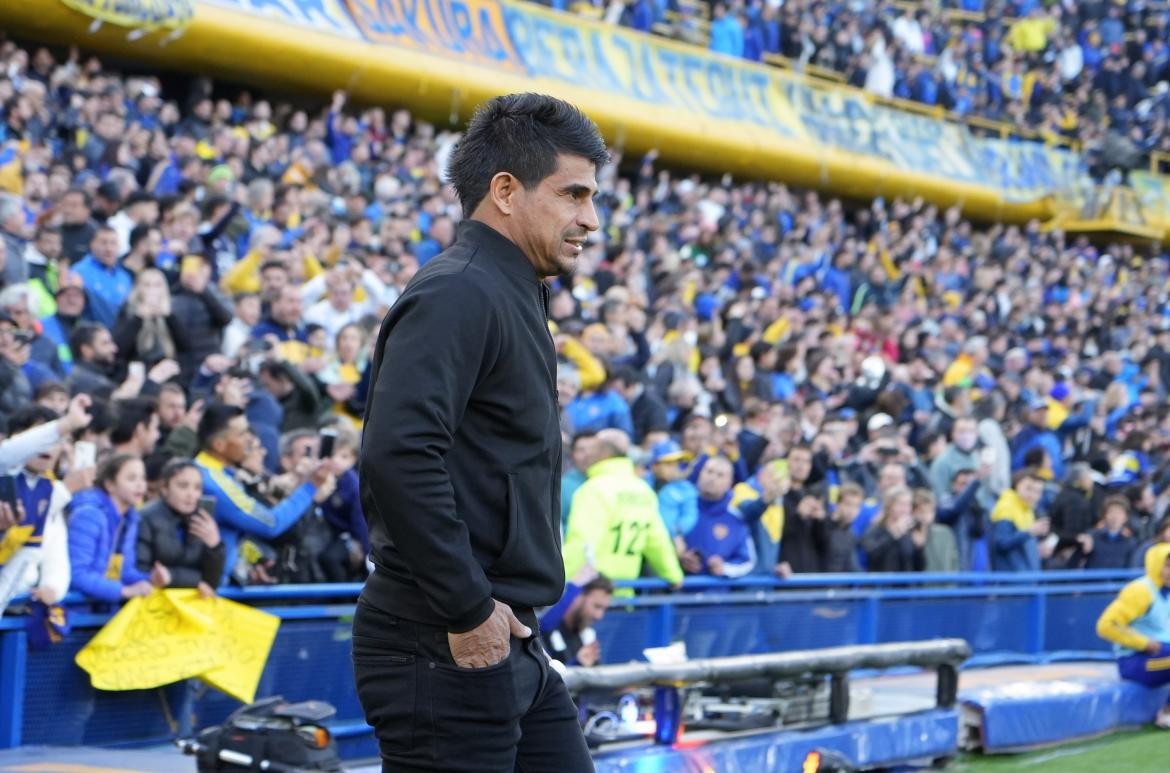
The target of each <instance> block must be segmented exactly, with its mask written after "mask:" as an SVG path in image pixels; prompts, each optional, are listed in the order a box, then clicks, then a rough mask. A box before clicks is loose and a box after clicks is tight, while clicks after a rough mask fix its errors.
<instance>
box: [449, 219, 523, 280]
mask: <svg viewBox="0 0 1170 773" xmlns="http://www.w3.org/2000/svg"><path fill="white" fill-rule="evenodd" d="M455 240H456V241H457V242H460V241H466V242H470V243H471V244H474V245H476V246H477V247H480V246H482V247H487V248H489V249H490V250H491V251H492V255H491V257H492V260H493V261H494V262H495V263H497V264H498V265H499V266H500V268H502V269H504V270H505V271H507V272H508V273H509V274H512V275H513V276H515V277H517V278H519V279H523V280H526V281H528V282H532V283H533V284H544V283H543V282H542V281H541V279H540V277H539V276H537V274H536V269H535V268H533V266H532V263H530V262H529V260H528V258H527V257H525V255H524V253H523V252H522V251H521V250H520V248H519V247H518V246H516V243H515V242H513V241H512V240H511V239H509V238H508V237H506V236H504V235H503V234H502V233H500V232H499V231H497V230H496V229H494V228H492V227H491V226H490V225H488V224H487V223H482V222H480V221H479V220H471V219H468V220H464V221H463V222H461V223H460V224H459V229H458V231H457V236H456V238H455Z"/></svg>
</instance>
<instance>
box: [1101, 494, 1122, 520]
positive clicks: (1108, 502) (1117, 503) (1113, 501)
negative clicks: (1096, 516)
mask: <svg viewBox="0 0 1170 773" xmlns="http://www.w3.org/2000/svg"><path fill="white" fill-rule="evenodd" d="M1111 507H1120V508H1121V509H1122V510H1124V511H1125V514H1126V515H1129V497H1124V496H1116V495H1115V496H1111V497H1105V501H1104V502H1102V503H1101V515H1105V511H1107V510H1108V509H1109V508H1111Z"/></svg>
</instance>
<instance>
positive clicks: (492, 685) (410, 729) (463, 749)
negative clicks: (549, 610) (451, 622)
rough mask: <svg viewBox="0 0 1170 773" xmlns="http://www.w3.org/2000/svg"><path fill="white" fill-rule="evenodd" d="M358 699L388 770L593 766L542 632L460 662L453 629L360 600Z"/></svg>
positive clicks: (507, 772)
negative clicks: (485, 661)
mask: <svg viewBox="0 0 1170 773" xmlns="http://www.w3.org/2000/svg"><path fill="white" fill-rule="evenodd" d="M353 666H354V677H355V680H356V682H357V693H358V700H359V701H360V702H361V705H362V710H363V711H364V712H365V714H366V721H367V722H369V723H370V725H371V726H372V727H373V728H374V734H375V735H376V736H377V738H378V747H379V751H380V752H381V755H382V771H383V773H389V772H390V771H393V772H394V773H399V772H401V773H407V772H409V771H422V770H427V771H467V772H468V773H543V771H555V773H592V771H593V762H592V760H591V758H590V756H589V750H588V748H587V747H586V746H585V739H584V736H583V735H582V733H581V727H580V724H579V723H578V719H577V708H576V706H574V705H573V700H572V698H570V697H569V691H568V690H567V689H566V688H565V683H564V681H562V680H561V677H560V675H559V674H558V673H557V672H556V671H554V670H552V669H551V668H550V667H549V665H548V658H547V657H546V655H545V653H544V650H543V649H542V648H541V644H540V637H539V636H538V635H533V636H532V637H531V638H529V639H525V640H520V639H515V638H513V639H512V651H511V653H510V654H509V655H508V657H507V658H505V659H504V660H503V661H502V662H500V663H498V664H496V665H494V666H489V667H488V668H460V667H458V666H456V665H455V661H454V660H453V659H452V658H451V650H450V648H449V647H448V645H447V632H446V630H445V629H443V628H438V627H433V626H427V625H421V624H418V623H414V622H410V621H407V620H403V619H401V618H398V617H395V616H393V615H390V614H388V613H386V612H384V611H382V610H380V609H378V608H376V607H374V606H372V605H371V604H369V603H368V602H367V601H366V600H365V599H364V598H362V599H359V600H358V604H357V610H356V611H355V613H354V618H353Z"/></svg>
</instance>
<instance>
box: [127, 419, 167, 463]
mask: <svg viewBox="0 0 1170 773" xmlns="http://www.w3.org/2000/svg"><path fill="white" fill-rule="evenodd" d="M160 434H161V433H160V432H159V427H158V414H157V413H152V414H150V417H149V418H148V419H147V420H146V421H145V422H143V423H142V424H139V425H138V426H137V427H135V428H134V439H135V441H137V443H138V447H139V448H140V449H141V450H142V455H143V456H146V455H148V454H150V452H151V451H153V450H154V447H155V446H157V445H158V439H159V436H160Z"/></svg>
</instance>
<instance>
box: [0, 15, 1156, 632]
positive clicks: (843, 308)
mask: <svg viewBox="0 0 1170 773" xmlns="http://www.w3.org/2000/svg"><path fill="white" fill-rule="evenodd" d="M785 8H786V9H787V8H788V5H787V4H786V5H785ZM785 12H787V11H785ZM177 98H179V99H180V100H181V101H177ZM0 105H2V109H3V116H2V121H0V189H2V190H3V191H4V192H3V193H0V236H2V238H0V266H2V288H0V420H2V421H3V424H4V426H3V431H4V435H5V438H6V439H5V440H4V442H3V444H0V461H2V462H3V466H4V468H5V470H8V471H10V472H11V474H10V475H8V476H6V477H3V478H0V529H3V530H4V532H3V542H2V543H0V562H5V563H6V566H5V568H4V570H3V573H2V574H0V577H2V578H3V582H0V609H2V608H3V606H4V605H5V604H6V603H7V602H8V600H9V599H11V598H12V597H14V596H15V595H18V594H20V593H22V592H26V591H31V592H32V594H33V596H34V597H35V598H37V599H39V600H42V601H46V602H50V603H51V602H53V601H55V600H57V599H60V598H61V597H62V596H63V595H64V593H65V592H66V590H67V589H70V588H71V589H73V590H75V591H80V592H82V593H84V594H86V595H88V596H89V597H91V598H93V599H95V600H99V601H106V602H116V601H118V600H119V599H123V598H129V597H133V596H137V595H142V594H146V593H149V592H150V591H151V589H152V588H155V587H164V586H176V587H199V588H200V589H201V590H202V591H203V592H204V593H209V594H210V593H213V592H214V590H215V588H216V587H218V586H221V585H222V584H224V583H229V582H230V583H236V584H256V583H274V582H317V581H346V580H358V579H361V578H362V577H363V576H364V575H365V573H366V571H367V566H368V564H367V550H368V540H367V535H366V525H365V521H364V518H363V516H362V512H361V506H360V502H359V497H358V480H357V475H356V472H355V471H354V463H355V460H356V458H357V453H358V448H359V445H360V434H359V433H360V425H361V416H362V411H363V406H364V400H365V395H366V391H367V386H368V363H369V360H370V342H371V340H372V338H373V336H374V334H375V333H376V331H377V327H378V325H379V322H380V319H381V317H382V315H383V314H384V312H385V311H386V310H387V309H388V308H389V307H390V305H391V304H393V302H394V300H395V298H396V297H397V295H398V293H399V292H400V291H401V289H402V288H403V286H404V285H405V284H406V283H407V282H409V280H410V279H411V277H412V276H413V275H414V273H415V271H416V270H417V269H418V267H419V266H420V265H421V264H424V263H425V262H426V261H428V260H429V259H431V258H433V257H434V256H435V255H436V254H438V253H439V252H440V251H442V250H443V249H444V248H445V247H447V246H449V245H450V244H451V243H452V241H453V240H454V239H455V237H456V233H457V231H458V228H459V219H460V208H459V206H458V203H457V201H456V199H455V197H454V195H453V193H452V191H451V190H450V187H449V186H446V185H444V181H443V169H444V165H445V160H446V158H447V157H448V156H449V154H450V152H451V149H452V147H453V145H454V143H456V142H457V141H458V135H457V134H454V133H451V132H446V131H440V130H437V129H436V128H435V127H434V126H432V125H431V124H429V123H426V122H424V121H422V120H418V119H417V118H415V117H413V116H411V115H410V113H408V112H407V111H405V110H397V111H393V112H390V113H387V112H385V111H384V110H383V109H381V108H368V109H364V108H354V107H352V106H350V105H349V104H347V100H346V95H345V94H344V93H341V92H338V93H337V94H335V95H334V97H333V99H332V101H331V103H330V104H329V105H328V106H325V107H324V109H302V108H300V107H297V106H293V105H287V104H279V105H273V104H270V103H269V102H267V101H265V100H263V99H259V98H255V97H253V96H252V95H250V94H248V93H246V92H244V93H239V94H238V95H237V96H236V97H235V98H234V100H228V99H225V98H220V97H217V96H213V92H212V88H211V84H210V82H207V81H205V80H196V81H193V83H192V86H191V92H190V93H189V94H186V95H174V94H164V93H163V92H162V87H161V84H160V82H159V81H158V80H157V79H156V78H153V77H141V76H120V75H118V74H115V73H111V72H109V71H107V70H106V69H105V68H103V66H102V64H101V62H100V61H99V60H97V59H96V58H82V57H81V56H79V55H78V54H77V52H76V51H72V52H70V53H69V55H68V57H67V58H64V59H62V60H57V59H55V58H54V55H53V54H52V53H51V52H50V51H48V50H46V49H36V50H24V49H22V48H20V47H17V46H16V45H14V44H12V43H4V44H3V45H2V46H0ZM980 109H981V108H980ZM656 161H657V157H656V154H655V153H650V154H648V155H646V156H645V157H643V158H640V159H623V158H622V157H621V154H620V151H614V154H613V161H612V163H611V164H610V165H608V166H606V167H605V168H604V169H601V170H599V175H598V179H599V184H600V194H599V196H598V197H597V200H596V206H597V208H598V212H599V215H600V220H601V223H602V227H601V229H600V230H599V231H598V232H596V233H595V234H593V235H592V236H591V239H590V243H589V245H588V246H587V248H586V249H585V250H584V253H583V255H582V257H581V260H580V264H579V268H578V270H577V272H576V273H575V274H574V275H573V276H571V277H563V278H561V279H559V280H557V281H555V282H554V283H553V286H552V288H551V289H552V293H551V301H550V316H551V321H550V330H551V332H552V335H553V337H554V341H555V345H556V349H557V352H558V355H559V359H560V370H559V373H558V387H559V393H560V400H561V404H562V412H563V419H562V426H563V435H564V447H565V460H566V468H565V475H564V480H563V487H562V494H563V508H562V509H563V512H562V517H563V522H564V528H565V560H566V568H567V570H568V572H569V575H570V576H575V577H578V578H584V579H582V580H581V582H582V583H584V582H585V581H586V580H587V579H588V576H587V573H588V570H589V568H590V567H592V568H593V569H595V570H596V571H600V572H601V573H602V574H604V575H605V577H607V578H609V579H611V580H622V579H631V578H636V577H638V576H641V575H643V574H646V573H650V572H653V573H654V574H657V575H659V576H662V577H665V578H667V579H669V580H670V581H671V582H672V583H677V582H679V581H681V578H682V577H683V575H684V574H709V575H717V576H727V577H736V576H744V575H748V574H763V575H779V576H782V577H787V576H789V575H791V574H793V573H806V572H848V571H861V570H866V569H867V570H870V571H919V570H927V571H954V570H985V569H993V570H1029V569H1039V568H1041V567H1042V566H1043V567H1067V568H1075V567H1086V566H1087V567H1124V566H1130V565H1134V564H1135V562H1137V561H1139V560H1140V556H1141V555H1142V552H1143V551H1142V550H1141V548H1140V546H1141V545H1143V544H1145V543H1149V542H1153V541H1170V520H1167V519H1166V517H1165V512H1166V510H1167V503H1168V502H1170V485H1168V484H1167V481H1168V471H1170V456H1168V455H1167V450H1168V449H1170V409H1168V408H1167V404H1166V397H1167V389H1168V387H1170V315H1168V312H1167V311H1166V309H1167V303H1166V301H1167V298H1166V294H1167V288H1168V280H1170V259H1168V257H1167V256H1166V255H1163V254H1154V253H1151V252H1147V251H1145V250H1143V249H1140V248H1136V247H1134V246H1130V245H1115V246H1113V247H1110V248H1108V249H1099V248H1098V247H1095V246H1093V245H1092V244H1090V243H1089V242H1088V241H1087V240H1086V239H1084V238H1073V237H1070V236H1066V235H1065V234H1063V233H1061V232H1058V231H1053V232H1044V231H1042V230H1041V229H1040V227H1039V225H1038V224H1037V223H1029V224H1027V225H1025V226H1015V225H1008V226H1004V225H995V226H991V227H989V228H986V229H980V228H976V227H974V226H973V225H972V224H971V223H970V222H968V221H967V220H964V218H963V213H962V212H961V211H959V210H958V209H949V210H940V209H938V208H937V207H934V206H932V205H930V204H928V203H925V202H923V201H920V200H918V201H901V200H896V201H884V200H881V199H879V200H876V201H873V202H869V203H867V204H864V205H848V204H846V203H844V202H842V201H840V200H837V199H832V198H828V197H825V196H822V195H819V194H817V193H814V192H811V191H795V190H790V189H788V188H786V187H785V186H783V185H781V184H778V183H765V182H758V181H732V180H730V179H728V178H725V179H723V180H706V179H702V178H700V177H699V176H694V175H691V176H688V175H677V174H672V173H671V172H670V171H668V170H665V169H662V168H659V166H658V165H657V164H656ZM325 436H328V437H329V441H328V444H329V445H331V446H332V448H331V449H325V451H324V453H322V448H321V446H322V443H323V442H325V441H323V437H325ZM583 572H584V573H585V574H582V573H583ZM603 585H604V583H603ZM594 587H596V586H594ZM603 590H604V587H603ZM600 609H602V610H603V609H604V606H603V605H602V606H601V607H600ZM595 611H596V610H595ZM573 614H574V615H575V616H578V617H579V616H580V615H581V614H588V613H586V612H581V610H579V609H578V610H575V611H574V612H573Z"/></svg>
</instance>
